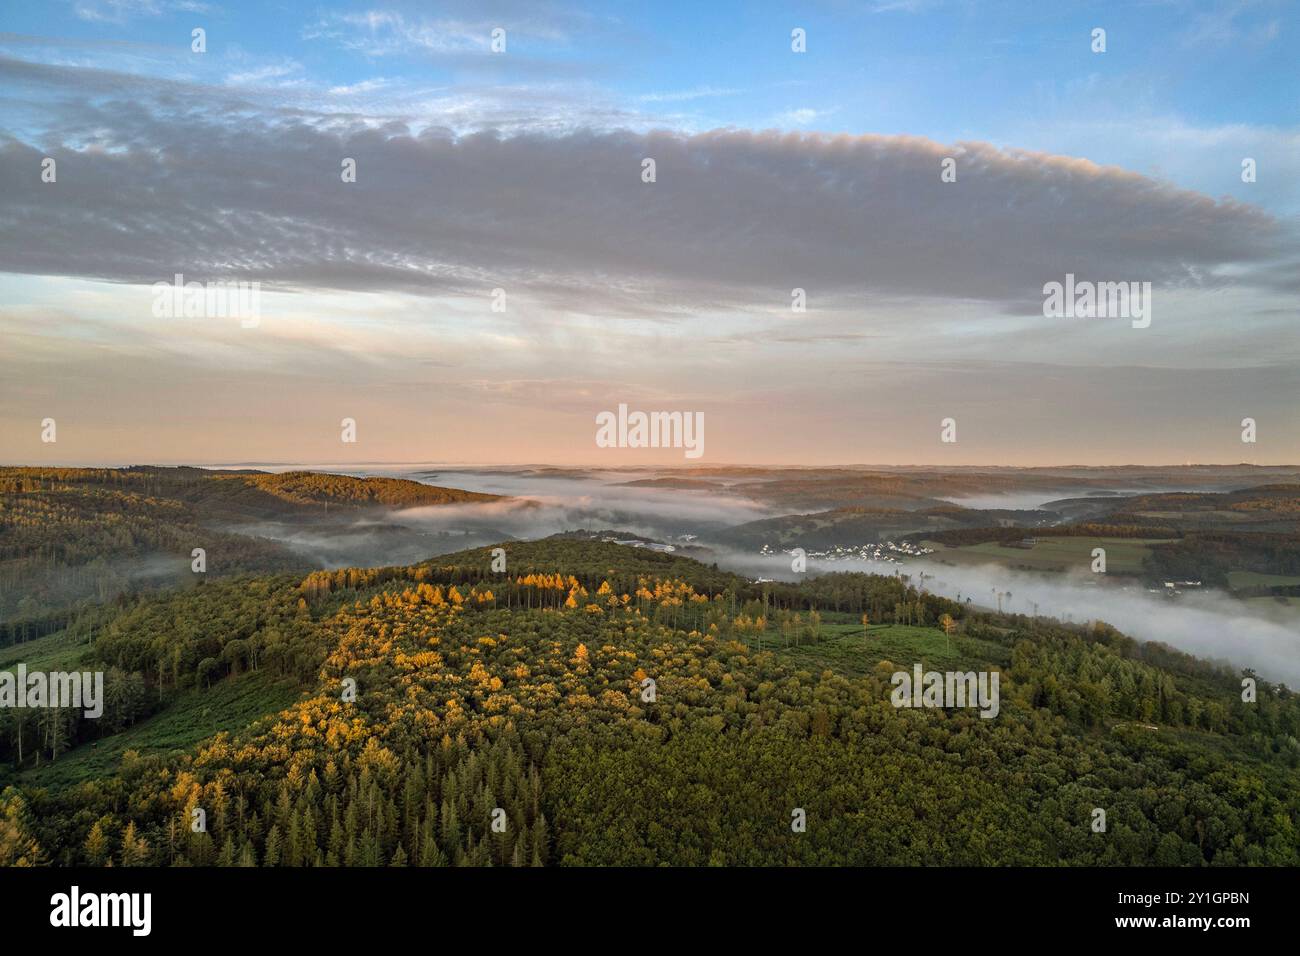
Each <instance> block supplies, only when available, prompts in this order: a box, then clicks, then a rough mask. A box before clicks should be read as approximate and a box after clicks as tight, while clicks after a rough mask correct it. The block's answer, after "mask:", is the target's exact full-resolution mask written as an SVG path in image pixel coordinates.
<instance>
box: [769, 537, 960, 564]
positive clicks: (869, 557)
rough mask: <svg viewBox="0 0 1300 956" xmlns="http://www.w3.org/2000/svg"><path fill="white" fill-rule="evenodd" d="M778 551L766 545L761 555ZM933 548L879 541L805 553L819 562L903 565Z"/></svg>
mask: <svg viewBox="0 0 1300 956" xmlns="http://www.w3.org/2000/svg"><path fill="white" fill-rule="evenodd" d="M783 550H784V552H785V553H786V554H793V553H794V549H793V548H784V549H783ZM776 553H777V552H776V549H774V548H773V547H772V546H771V545H768V544H765V545H763V547H762V548H761V549H760V550H759V554H776ZM933 553H934V549H933V548H923V547H921V546H920V545H918V544H912V543H911V542H910V541H903V542H901V543H897V542H894V541H878V542H876V543H875V544H860V545H857V546H856V547H844V546H842V545H838V544H837V545H835V547H833V548H828V549H826V550H825V551H805V554H806V555H807V556H808V557H809V558H816V559H817V560H818V561H827V562H830V561H888V562H893V563H895V564H898V563H901V561H902V559H903V558H919V557H922V556H924V555H927V554H933Z"/></svg>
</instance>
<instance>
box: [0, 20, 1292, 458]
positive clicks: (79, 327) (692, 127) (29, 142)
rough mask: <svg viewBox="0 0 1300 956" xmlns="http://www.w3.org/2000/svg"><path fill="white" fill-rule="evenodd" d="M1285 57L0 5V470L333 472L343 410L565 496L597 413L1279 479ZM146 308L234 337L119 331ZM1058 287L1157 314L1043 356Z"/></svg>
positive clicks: (913, 27)
mask: <svg viewBox="0 0 1300 956" xmlns="http://www.w3.org/2000/svg"><path fill="white" fill-rule="evenodd" d="M195 27H202V28H203V29H204V30H206V33H207V52H206V53H204V54H201V55H200V54H195V53H193V52H191V50H190V35H191V30H192V29H194V28H195ZM496 27H501V28H503V29H504V30H505V31H506V52H505V53H504V54H495V53H493V52H492V51H491V49H490V42H491V34H492V30H493V29H494V28H496ZM796 27H799V28H802V29H804V30H805V31H806V34H807V52H806V53H802V54H796V53H793V52H792V51H791V48H790V34H791V30H792V29H794V28H796ZM1094 28H1101V29H1104V30H1105V31H1106V52H1104V53H1094V52H1093V51H1092V48H1091V47H1092V35H1091V34H1092V31H1093V29H1094ZM1298 33H1300V17H1298V16H1297V6H1296V4H1295V3H1287V2H1278V0H1228V2H1213V3H1211V2H1183V0H1168V2H1124V3H1115V4H1092V3H1089V4H1083V3H1002V2H995V0H994V2H979V3H960V2H951V3H950V2H940V0H934V2H927V0H897V2H896V0H885V2H871V0H863V2H852V3H850V2H822V3H807V4H775V3H772V4H764V3H752V2H751V3H708V4H703V3H684V2H683V3H676V2H669V3H654V4H646V3H600V4H581V3H569V2H563V0H558V2H528V0H506V2H495V3H494V2H486V0H458V2H449V3H428V2H426V3H407V2H400V0H388V2H380V0H373V2H369V3H356V4H339V3H286V2H274V0H272V2H259V3H240V2H231V0H225V2H218V0H212V2H208V0H202V2H199V0H52V2H51V3H48V4H45V5H41V6H39V7H38V6H36V5H28V4H9V5H7V6H6V7H5V8H4V10H3V11H2V12H0V182H2V183H3V184H4V186H5V188H4V189H0V224H3V225H4V226H5V232H4V237H3V239H0V336H3V338H4V344H5V346H6V349H5V350H3V352H0V444H3V446H4V447H6V448H11V449H17V450H16V451H14V452H12V454H13V455H15V456H16V457H15V460H35V461H41V460H55V459H53V458H51V457H50V456H51V455H57V456H58V460H67V461H94V460H102V459H104V457H105V456H108V455H110V454H112V455H123V454H125V455H129V456H130V460H137V461H145V460H149V461H160V460H184V459H188V460H198V459H200V458H201V459H202V460H208V461H212V460H250V459H255V458H262V459H264V460H271V459H275V460H283V459H285V458H292V457H300V458H303V459H310V460H329V459H330V458H335V457H338V455H337V453H336V452H337V449H336V448H335V447H334V445H335V444H336V443H337V435H336V432H337V427H336V423H337V420H338V418H339V417H340V416H342V415H352V416H356V415H357V414H358V413H359V412H361V413H364V415H365V416H366V420H367V421H368V422H370V423H372V425H371V426H370V427H368V428H367V429H365V430H364V432H363V433H364V434H365V435H366V436H367V437H368V440H370V441H371V442H372V443H373V444H372V445H371V447H370V448H369V449H359V450H352V449H350V450H349V451H350V452H354V451H355V452H359V454H360V455H361V456H362V457H367V458H370V459H372V460H380V459H384V458H388V459H391V460H414V459H422V460H436V459H454V460H475V461H512V460H513V461H519V460H526V461H544V460H552V461H557V462H587V461H595V460H596V459H597V456H596V451H595V449H594V446H593V442H592V429H591V427H590V425H591V422H592V420H593V416H594V414H595V413H596V412H599V411H602V410H607V409H611V408H615V407H617V405H618V404H619V403H620V402H625V401H626V402H629V403H630V404H632V405H633V406H634V407H635V406H636V404H637V403H638V402H639V403H641V404H642V405H643V406H645V407H659V408H679V409H688V410H693V409H701V410H705V411H707V413H708V415H709V421H710V423H711V425H710V428H711V437H710V448H711V449H713V450H714V451H711V454H710V457H711V458H712V459H713V460H715V461H716V460H727V461H762V462H778V461H780V462H785V463H790V464H817V463H832V462H846V461H856V462H884V463H909V462H919V463H943V462H950V463H954V464H956V463H1026V464H1037V463H1044V462H1055V463H1061V462H1067V461H1068V462H1082V463H1089V462H1091V463H1111V462H1126V461H1149V462H1171V461H1173V462H1182V461H1186V460H1191V459H1200V460H1205V461H1237V460H1259V461H1296V460H1300V420H1297V419H1296V416H1295V415H1294V408H1293V406H1294V401H1293V396H1294V395H1295V394H1296V392H1297V389H1300V336H1296V335H1295V334H1294V328H1295V322H1296V321H1297V319H1300V310H1298V309H1297V305H1296V303H1297V298H1296V297H1297V294H1300V279H1298V278H1297V276H1298V275H1300V269H1298V268H1297V262H1298V261H1300V242H1298V241H1297V235H1298V234H1300V218H1298V217H1300V190H1298V189H1297V185H1296V184H1297V182H1300V117H1298V116H1297V111H1298V110H1300V81H1298V80H1297V77H1298V76H1300V71H1297V70H1296V69H1295V63H1296V62H1298V61H1300V56H1297V54H1298V53H1300V49H1298V46H1297V45H1298V43H1300V40H1297V35H1298ZM343 157H352V158H355V159H356V161H357V164H358V169H359V170H360V172H359V177H358V179H357V182H356V183H354V184H351V185H344V184H343V183H341V182H340V177H339V168H340V161H341V160H342V158H343ZM644 157H656V158H657V162H658V163H659V171H660V175H659V179H658V181H657V182H656V183H655V184H654V185H653V186H652V187H647V186H646V184H644V183H642V182H641V180H640V175H639V174H640V164H641V161H642V159H643V158H644ZM46 158H52V159H55V160H57V163H58V170H59V175H58V180H57V183H48V184H47V183H43V182H42V181H41V179H40V178H39V168H40V164H41V163H42V161H43V160H44V159H46ZM945 158H953V159H955V161H956V163H957V167H956V168H957V169H958V171H959V175H958V178H957V181H956V182H955V183H949V184H942V183H941V182H940V179H939V176H938V170H939V164H940V162H941V160H943V159H945ZM1244 158H1251V159H1253V160H1254V161H1255V162H1256V164H1257V169H1258V176H1257V180H1256V181H1255V182H1244V181H1243V179H1242V176H1241V164H1242V161H1243V159H1244ZM177 272H182V273H184V274H186V276H187V277H190V278H196V279H199V280H204V279H206V280H210V281H211V280H218V279H220V280H231V279H234V280H248V281H257V282H260V283H261V284H262V286H263V288H264V297H263V302H264V305H265V309H266V312H267V315H266V321H264V322H262V323H261V325H260V326H259V327H258V328H257V329H256V330H249V329H242V330H241V329H240V328H239V326H238V325H233V326H231V325H223V324H221V323H219V322H207V323H202V324H196V323H182V322H171V323H168V324H163V323H159V321H158V320H157V318H156V317H154V316H153V315H151V313H150V308H149V302H150V296H149V290H150V287H151V285H152V283H154V282H157V281H170V279H171V277H172V275H174V274H175V273H177ZM1066 273H1073V274H1077V275H1079V276H1081V277H1091V278H1094V279H1097V280H1099V281H1139V280H1141V281H1150V282H1152V283H1153V285H1154V287H1155V289H1156V309H1155V315H1156V319H1155V321H1154V322H1153V324H1152V325H1151V327H1150V328H1149V329H1147V330H1143V331H1141V332H1135V331H1134V330H1132V329H1130V328H1129V327H1128V325H1127V323H1110V324H1107V323H1092V324H1084V323H1074V324H1068V325H1067V324H1061V323H1059V322H1051V321H1045V320H1044V316H1043V313H1042V309H1041V302H1042V291H1041V290H1042V288H1043V285H1044V283H1046V282H1051V281H1059V280H1061V279H1062V278H1063V277H1064V276H1065V274H1066ZM497 288H500V289H504V290H507V291H508V293H509V296H510V302H511V305H510V310H509V313H508V314H496V313H493V312H492V311H490V310H489V309H487V307H486V305H485V303H487V302H488V300H489V296H490V294H491V292H492V290H493V289H497ZM794 288H800V289H805V290H806V293H807V297H808V300H809V302H810V303H811V306H810V308H809V309H808V311H807V312H806V313H800V314H798V317H797V318H795V317H794V316H792V312H791V306H790V302H791V290H792V289H794ZM413 409H414V410H415V411H413ZM56 411H57V412H58V413H59V414H60V415H62V416H64V417H65V418H67V419H69V421H70V422H80V423H81V425H82V426H83V427H82V428H81V429H80V430H78V429H77V428H75V427H73V426H72V425H71V424H70V425H69V427H68V428H67V429H65V430H64V431H63V434H66V435H68V436H70V437H69V438H68V439H67V441H66V443H65V442H64V440H62V439H61V442H60V447H59V448H58V449H53V448H50V447H46V446H43V445H41V444H40V443H39V442H37V441H35V439H34V436H35V435H36V434H38V432H36V431H34V430H33V429H32V428H31V427H30V423H31V422H32V421H39V420H40V419H41V418H43V417H44V416H46V415H52V414H53V413H54V412H56ZM950 415H952V416H956V417H958V419H959V420H960V421H961V422H962V423H963V425H962V429H961V434H962V435H963V436H965V438H964V439H963V441H962V442H961V443H960V444H959V446H958V447H956V448H948V447H943V448H940V447H936V445H935V440H934V439H935V435H936V434H937V427H936V423H937V422H938V421H939V419H940V418H942V417H946V416H950ZM1245 416H1252V417H1255V418H1257V419H1259V421H1260V429H1259V433H1260V435H1261V438H1260V442H1259V444H1258V446H1252V447H1249V448H1243V447H1242V445H1241V443H1240V441H1239V433H1240V426H1239V424H1238V423H1239V422H1240V420H1241V419H1242V418H1243V417H1245ZM434 421H438V422H440V424H439V425H438V426H437V427H434V426H433V425H432V424H431V423H432V422H434ZM196 423H203V427H202V428H197V427H196ZM471 423H472V424H471ZM773 429H777V430H779V432H780V433H781V434H782V435H783V436H784V437H783V439H782V441H781V442H780V443H779V444H777V445H773V443H772V442H771V441H770V440H768V437H767V436H768V435H769V434H770V433H771V431H772V430H773ZM71 436H80V437H79V438H76V439H75V440H74V439H73V437H71ZM214 436H219V437H214ZM352 457H356V455H355V454H353V455H352ZM601 460H604V459H601ZM623 463H627V462H623Z"/></svg>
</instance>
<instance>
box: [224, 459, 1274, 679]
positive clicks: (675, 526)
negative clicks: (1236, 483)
mask: <svg viewBox="0 0 1300 956" xmlns="http://www.w3.org/2000/svg"><path fill="white" fill-rule="evenodd" d="M367 471H369V473H372V474H373V473H374V470H367V469H361V470H360V472H359V473H362V474H364V473H367ZM388 473H389V474H392V472H391V471H390V472H388ZM648 474H650V473H646V474H638V473H634V472H628V471H617V472H583V473H574V472H550V471H536V470H531V469H500V470H498V469H488V468H483V469H473V468H450V469H437V470H434V469H429V470H425V471H411V470H409V469H407V470H406V471H405V474H403V475H402V477H410V478H414V479H416V480H421V481H424V482H425V483H427V484H437V485H441V486H446V487H454V488H462V489H465V490H469V491H482V492H490V493H494V494H504V495H511V496H514V497H512V498H510V499H508V500H503V501H496V502H487V503H467V504H454V505H438V506H431V507H422V508H409V509H403V510H397V511H392V512H390V513H389V514H388V516H387V518H386V519H384V520H383V521H382V522H381V523H375V522H374V521H373V519H372V520H370V521H367V522H355V523H352V524H336V525H332V526H329V527H321V526H313V527H302V526H290V525H284V524H275V525H271V524H263V525H260V526H257V528H255V529H254V528H247V527H246V528H243V529H240V530H243V531H245V533H256V534H262V535H265V536H267V537H272V538H275V539H277V540H280V541H283V542H284V543H285V544H287V545H288V546H290V547H292V548H294V549H295V550H297V551H299V552H300V553H304V554H307V555H310V556H311V557H313V558H314V559H315V560H317V561H321V562H322V563H325V564H326V565H327V566H329V567H338V566H344V565H348V564H367V565H386V564H405V563H412V562H414V561H418V560H421V559H423V558H427V557H430V556H433V555H436V554H444V553H447V552H450V551H457V550H461V549H464V548H470V547H479V546H482V545H487V544H495V543H498V542H501V541H507V540H510V539H526V540H527V539H535V538H542V537H546V536H548V535H551V534H556V533H558V532H562V531H573V530H590V531H599V530H613V531H621V532H631V533H634V534H638V535H643V536H645V537H649V538H655V539H657V540H661V541H668V542H670V543H672V544H675V545H676V546H678V547H681V546H683V544H684V542H683V541H681V540H680V536H681V535H683V534H694V535H698V536H699V541H697V542H693V543H696V544H700V545H704V546H707V547H710V548H711V549H712V551H713V554H712V556H710V557H706V558H705V560H707V561H710V562H712V561H716V562H717V563H718V565H719V566H720V567H723V568H726V569H728V570H731V571H735V572H736V573H739V574H744V575H746V576H748V577H751V578H752V577H768V578H774V579H777V580H787V581H789V580H795V579H796V578H797V577H798V575H796V574H794V573H793V572H792V571H791V570H790V558H789V556H788V555H783V554H777V555H771V556H762V555H758V554H753V553H746V552H740V551H736V550H734V549H730V548H719V547H716V546H713V545H710V543H709V538H710V537H711V535H712V534H713V533H714V532H717V531H720V530H721V529H723V528H726V527H730V526H734V525H737V524H741V523H743V522H747V521H754V520H758V519H761V518H766V517H771V516H773V515H774V514H776V513H778V512H773V511H772V510H770V509H767V508H764V507H763V506H761V505H759V504H757V503H755V502H753V501H751V500H749V499H746V498H742V497H738V496H732V495H728V494H725V493H722V494H719V493H716V492H712V491H700V490H683V489H677V488H662V489H661V488H646V487H627V485H626V484H625V483H626V482H628V481H632V480H635V479H637V478H640V477H645V476H646V475H648ZM1045 500H1050V499H1048V498H1045V496H1044V494H1043V493H1042V492H1034V493H1032V494H1029V493H1027V494H1015V493H1012V494H997V495H986V496H977V497H975V498H966V499H958V501H959V503H962V504H966V505H967V506H972V505H976V504H978V505H979V506H981V507H1004V508H1006V507H1009V508H1032V507H1035V506H1037V505H1039V504H1042V503H1043V502H1044V501H1045ZM808 571H809V573H810V574H816V573H825V572H830V571H865V572H867V573H872V574H886V575H892V574H894V573H896V572H900V571H901V573H904V574H907V575H910V576H911V577H912V579H913V581H914V582H915V581H916V580H917V577H918V575H920V574H921V573H924V574H925V575H926V580H925V586H926V588H927V589H929V590H931V591H933V592H935V593H938V594H943V595H944V596H946V597H950V598H954V599H956V598H957V597H958V596H959V595H960V596H961V598H962V599H963V601H964V600H965V599H966V598H971V599H972V601H973V603H975V604H977V605H981V606H984V607H995V606H996V604H997V602H996V599H995V598H994V597H993V594H992V592H993V590H994V589H996V590H997V591H998V592H1002V593H1004V594H1005V593H1006V592H1010V597H1004V598H1003V602H1002V606H1003V609H1004V610H1007V611H1010V612H1014V613H1021V614H1029V613H1033V610H1034V608H1033V606H1034V604H1035V603H1036V604H1037V605H1038V613H1039V614H1040V615H1041V616H1044V617H1055V618H1058V619H1061V620H1066V621H1074V622H1085V621H1090V620H1102V621H1105V622H1106V623H1108V624H1111V625H1112V626H1114V627H1116V628H1118V629H1119V630H1120V631H1122V632H1124V633H1125V634H1127V635H1129V636H1131V637H1134V638H1137V639H1139V640H1155V641H1161V642H1163V643H1166V644H1169V645H1170V646H1172V647H1176V648H1178V649H1179V650H1182V651H1186V652H1187V653H1190V654H1195V655H1196V656H1198V657H1203V658H1208V659H1212V660H1219V661H1224V662H1229V663H1231V664H1232V665H1234V666H1236V667H1251V668H1253V669H1255V670H1256V671H1257V672H1258V673H1259V675H1260V676H1261V677H1263V678H1265V679H1268V680H1272V681H1282V682H1285V683H1287V684H1289V685H1292V686H1300V613H1297V612H1296V611H1294V610H1289V609H1282V608H1272V607H1267V606H1266V607H1262V608H1261V607H1258V606H1251V605H1247V604H1245V603H1244V602H1241V601H1238V600H1236V599H1235V598H1233V597H1231V596H1229V595H1227V594H1224V593H1222V592H1219V591H1204V592H1198V591H1188V592H1184V593H1183V594H1182V595H1180V596H1177V597H1166V596H1165V595H1163V594H1152V593H1150V592H1148V591H1146V590H1144V589H1141V588H1140V587H1138V586H1131V587H1128V588H1125V587H1121V586H1120V585H1118V584H1115V583H1114V582H1105V581H1102V580H1101V579H1100V578H1098V577H1096V576H1093V575H1091V574H1087V573H1084V574H1082V575H1081V576H1080V575H1074V576H1067V575H1050V576H1049V575H1043V574H1035V573H1033V572H1025V571H1014V570H1011V569H1008V568H1005V567H1003V566H1001V565H997V564H988V565H981V566H963V567H952V566H949V565H943V564H938V563H935V562H932V561H925V560H909V561H907V562H906V563H904V564H896V563H888V562H871V561H864V560H844V561H835V562H818V561H816V560H815V559H810V560H809V563H808Z"/></svg>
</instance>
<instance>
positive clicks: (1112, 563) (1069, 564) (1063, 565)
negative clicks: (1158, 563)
mask: <svg viewBox="0 0 1300 956" xmlns="http://www.w3.org/2000/svg"><path fill="white" fill-rule="evenodd" d="M1166 540H1167V539H1163V538H1086V537H1077V538H1076V537H1068V538H1039V539H1038V540H1037V541H1036V543H1035V544H1034V546H1033V547H1032V548H1012V547H1006V546H1005V545H1002V544H998V543H996V542H987V543H984V544H970V545H963V546H961V547H949V546H947V545H943V544H938V543H936V542H933V541H924V542H922V544H924V545H925V547H927V548H934V549H935V553H934V554H933V555H931V558H932V559H933V560H935V561H937V562H939V563H941V564H955V565H980V564H989V563H995V564H1002V565H1006V566H1007V567H1012V568H1020V569H1022V570H1029V571H1069V570H1071V569H1078V570H1080V571H1087V570H1089V569H1090V568H1091V567H1092V550H1093V548H1105V549H1106V572H1107V573H1108V574H1140V573H1142V569H1143V568H1142V564H1143V561H1145V560H1146V558H1147V557H1148V556H1149V555H1150V554H1151V545H1154V544H1164V543H1165V541H1166Z"/></svg>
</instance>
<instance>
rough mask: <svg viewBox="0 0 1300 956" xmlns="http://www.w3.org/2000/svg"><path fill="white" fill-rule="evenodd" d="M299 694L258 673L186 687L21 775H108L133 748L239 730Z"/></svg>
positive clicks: (47, 780)
mask: <svg viewBox="0 0 1300 956" xmlns="http://www.w3.org/2000/svg"><path fill="white" fill-rule="evenodd" d="M55 636H56V637H57V636H59V635H55ZM35 643H38V642H35V641H33V642H32V644H35ZM49 659H53V658H49ZM25 660H26V661H27V663H28V665H29V666H30V667H33V668H34V667H36V666H37V662H38V661H40V666H41V667H43V668H49V667H51V666H52V665H50V664H48V663H47V662H46V661H47V659H46V658H36V657H28V658H25ZM63 663H68V661H67V660H65V661H64V662H63ZM73 663H75V661H74V662H73ZM5 666H6V667H10V666H12V664H8V665H5ZM298 696H299V692H298V689H297V688H295V687H294V685H293V684H292V683H283V682H281V683H277V682H275V681H272V680H269V679H267V678H265V677H263V676H262V675H259V674H251V675H247V676H244V677H240V678H237V679H234V680H224V681H221V682H220V683H219V684H217V685H216V686H215V687H213V688H212V689H211V690H206V691H205V690H191V691H186V692H184V693H182V694H180V695H179V696H177V697H176V698H175V699H174V700H172V701H171V703H169V704H168V706H167V707H166V708H164V709H163V710H162V711H160V712H158V713H157V714H154V715H153V716H152V717H149V718H148V719H146V720H142V721H141V722H140V723H138V724H136V725H134V726H133V727H129V728H127V729H126V730H124V731H122V732H121V733H118V734H114V735H113V736H111V737H109V738H106V739H104V740H101V741H92V742H90V743H87V744H83V745H82V746H80V747H77V748H76V749H75V750H71V751H69V752H68V753H66V754H62V755H60V756H59V758H58V759H57V760H56V761H54V762H53V763H50V762H48V761H47V762H45V763H43V764H41V765H40V766H37V767H33V768H31V769H28V770H25V771H23V772H22V773H21V774H18V775H17V780H18V781H21V783H22V784H24V785H26V786H33V787H50V788H61V787H68V786H73V785H75V784H77V783H80V782H81V781H83V780H89V779H93V778H95V777H102V776H107V775H110V774H113V773H115V772H117V771H118V770H119V768H120V765H121V763H122V755H123V754H125V753H126V752H127V751H128V750H133V751H136V752H137V753H139V754H142V755H144V754H151V753H168V752H171V751H176V750H187V749H189V748H192V747H193V746H194V745H195V744H197V743H199V742H200V741H202V740H206V739H207V738H209V737H211V736H213V735H214V734H217V733H220V732H222V731H236V730H240V729H242V728H244V727H247V726H249V725H250V724H252V723H254V722H255V721H256V720H258V719H259V718H261V717H265V716H268V715H271V714H275V713H278V712H279V711H281V710H283V709H284V708H286V707H288V706H289V705H290V704H292V703H293V702H294V701H295V700H297V699H298ZM9 782H13V775H12V772H11V770H10V768H9V766H8V765H7V764H6V765H4V766H2V767H0V788H2V787H3V786H4V785H5V784H6V783H9Z"/></svg>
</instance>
